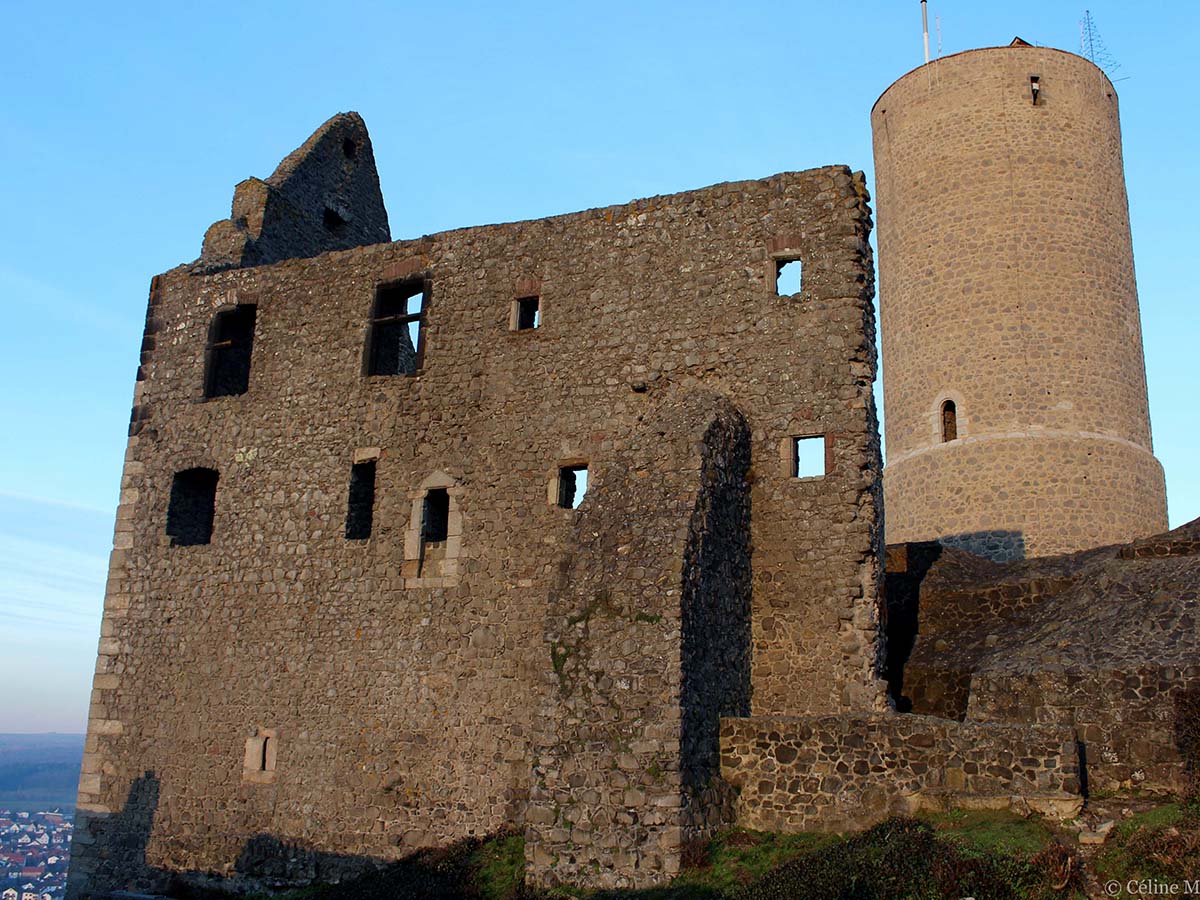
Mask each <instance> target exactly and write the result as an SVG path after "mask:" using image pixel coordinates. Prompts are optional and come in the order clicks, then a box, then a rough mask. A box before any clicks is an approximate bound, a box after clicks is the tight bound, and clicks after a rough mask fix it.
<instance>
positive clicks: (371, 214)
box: [195, 112, 391, 272]
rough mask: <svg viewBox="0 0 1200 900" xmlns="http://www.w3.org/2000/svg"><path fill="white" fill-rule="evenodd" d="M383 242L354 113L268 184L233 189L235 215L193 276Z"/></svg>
mask: <svg viewBox="0 0 1200 900" xmlns="http://www.w3.org/2000/svg"><path fill="white" fill-rule="evenodd" d="M388 240H391V231H390V230H389V228H388V217H387V210H386V209H385V208H384V205H383V194H382V192H381V191H380V189H379V174H378V172H377V171H376V169H375V153H374V150H373V149H372V146H371V136H370V135H369V134H367V126H366V124H365V123H364V122H363V120H362V117H361V116H360V115H359V114H358V113H353V112H352V113H340V114H339V115H336V116H334V117H333V118H331V119H330V120H329V121H328V122H326V123H325V124H323V125H322V126H321V127H320V128H318V129H317V130H316V132H314V133H313V135H312V137H310V138H309V139H308V140H307V141H305V142H304V144H302V145H301V146H300V147H298V148H297V149H296V150H295V151H293V152H292V153H291V154H289V155H288V157H287V158H286V159H284V160H283V162H281V163H280V164H279V166H278V167H277V168H276V169H275V172H274V173H273V174H272V175H271V176H270V177H269V178H267V179H266V180H263V179H260V178H247V179H246V180H245V181H243V182H241V183H239V184H238V186H237V187H236V188H235V190H234V194H233V209H232V213H231V215H230V217H229V218H228V219H222V220H220V221H218V222H214V223H213V224H212V226H210V227H209V229H208V232H207V233H206V234H205V235H204V248H203V251H202V253H201V255H200V259H198V260H197V261H196V263H195V270H196V271H197V272H213V271H217V270H220V269H224V268H229V267H231V266H260V265H265V264H267V263H273V262H278V261H280V260H284V259H292V258H295V257H303V256H316V255H317V254H319V253H325V252H327V251H330V250H344V249H347V248H350V247H361V246H364V245H366V244H378V243H382V242H385V241H388Z"/></svg>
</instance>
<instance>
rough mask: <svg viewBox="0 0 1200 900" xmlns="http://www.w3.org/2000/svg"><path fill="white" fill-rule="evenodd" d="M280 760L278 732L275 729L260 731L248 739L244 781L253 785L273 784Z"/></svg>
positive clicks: (243, 769) (244, 763)
mask: <svg viewBox="0 0 1200 900" xmlns="http://www.w3.org/2000/svg"><path fill="white" fill-rule="evenodd" d="M278 758H279V737H278V732H277V731H276V730H275V729H273V728H270V729H259V730H258V731H256V732H255V734H254V737H251V738H246V752H245V754H244V755H243V757H242V780H243V781H247V782H249V783H251V784H271V783H272V782H274V780H275V769H276V764H277V761H278Z"/></svg>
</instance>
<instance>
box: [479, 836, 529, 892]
mask: <svg viewBox="0 0 1200 900" xmlns="http://www.w3.org/2000/svg"><path fill="white" fill-rule="evenodd" d="M467 865H468V866H469V867H470V869H471V870H472V871H473V872H474V873H475V878H474V881H475V887H476V889H477V890H478V891H479V896H480V897H481V898H483V900H514V898H517V897H520V896H521V892H522V890H523V888H524V886H525V839H524V838H522V837H521V835H519V834H506V835H505V834H502V835H499V836H498V837H495V838H492V839H491V840H489V841H485V842H484V843H482V844H480V845H479V847H478V848H477V849H476V850H475V851H474V852H473V853H472V854H471V855H470V856H469V857H468V858H467Z"/></svg>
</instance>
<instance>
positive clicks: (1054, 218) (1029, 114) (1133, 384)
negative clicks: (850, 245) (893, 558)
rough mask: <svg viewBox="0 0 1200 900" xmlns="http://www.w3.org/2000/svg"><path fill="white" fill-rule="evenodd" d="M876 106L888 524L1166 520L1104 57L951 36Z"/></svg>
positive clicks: (1090, 540) (1149, 527)
mask: <svg viewBox="0 0 1200 900" xmlns="http://www.w3.org/2000/svg"><path fill="white" fill-rule="evenodd" d="M1033 76H1036V77H1037V78H1038V79H1039V81H1038V84H1039V88H1040V89H1039V91H1038V94H1037V97H1036V103H1035V102H1034V96H1033V94H1032V91H1031V77H1033ZM871 128H872V133H873V136H874V149H875V172H876V179H877V183H876V185H875V190H876V195H877V200H878V213H879V232H878V238H879V277H880V283H881V291H880V317H881V323H882V329H881V330H882V346H883V357H884V363H885V368H886V371H887V378H886V379H885V382H884V406H885V410H886V416H885V420H886V427H887V448H888V460H887V474H886V477H885V478H884V491H885V494H886V506H887V514H888V542H889V543H899V542H904V541H924V540H931V539H935V538H938V539H940V538H947V539H951V540H952V542H953V543H954V544H955V545H956V546H960V547H964V548H966V549H969V550H972V551H973V552H976V553H982V554H985V555H988V556H991V557H993V558H995V559H1016V558H1021V557H1023V556H1046V555H1051V554H1056V553H1063V552H1067V551H1072V550H1079V549H1083V548H1086V547H1094V546H1098V545H1102V544H1109V543H1116V542H1119V541H1128V540H1131V539H1133V538H1137V537H1141V536H1143V535H1147V534H1153V533H1155V532H1157V531H1162V530H1164V529H1165V528H1166V527H1167V517H1166V491H1165V487H1164V483H1163V475H1162V468H1161V466H1160V465H1159V463H1158V461H1157V460H1156V459H1155V458H1154V456H1153V454H1152V447H1151V440H1150V419H1149V411H1148V404H1147V399H1146V375H1145V364H1144V361H1143V356H1142V339H1141V324H1140V318H1139V311H1138V299H1137V287H1136V284H1135V280H1134V267H1133V250H1132V243H1131V238H1130V231H1129V210H1128V203H1127V199H1126V195H1125V182H1124V171H1123V169H1122V161H1121V135H1120V123H1119V121H1118V114H1117V97H1116V91H1115V90H1114V88H1113V86H1112V84H1111V83H1110V82H1109V80H1108V79H1107V78H1106V77H1105V75H1104V73H1103V72H1102V71H1101V70H1100V69H1098V68H1097V67H1096V66H1095V65H1093V64H1092V63H1091V62H1089V61H1087V60H1085V59H1083V58H1081V57H1079V56H1076V55H1073V54H1070V53H1064V52H1062V51H1060V50H1054V49H1051V48H1046V47H1030V46H1028V45H1014V46H1010V47H990V48H985V49H979V50H971V51H967V52H965V53H957V54H954V55H952V56H947V57H943V58H941V59H938V60H935V61H933V62H931V63H929V64H927V65H925V66H922V67H920V68H919V69H916V70H914V71H912V72H909V73H908V74H907V75H905V76H904V77H902V78H900V79H899V80H898V81H896V82H895V83H894V84H893V85H892V86H891V87H889V88H888V89H887V90H886V91H885V92H884V93H883V95H882V96H881V97H880V98H879V100H878V101H877V102H876V104H875V106H874V108H873V109H872V111H871ZM947 401H949V402H951V403H953V404H954V409H955V419H956V429H955V434H954V435H952V436H949V439H947V437H948V436H947V435H946V434H945V433H944V432H943V427H942V426H943V415H942V413H943V406H944V404H945V403H946V402H947Z"/></svg>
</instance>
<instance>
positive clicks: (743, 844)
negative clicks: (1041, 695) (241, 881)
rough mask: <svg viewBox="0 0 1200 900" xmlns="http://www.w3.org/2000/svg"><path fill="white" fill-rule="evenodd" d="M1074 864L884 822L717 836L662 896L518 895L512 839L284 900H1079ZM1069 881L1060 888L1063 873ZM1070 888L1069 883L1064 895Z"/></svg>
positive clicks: (1034, 839)
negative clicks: (855, 828) (834, 832)
mask: <svg viewBox="0 0 1200 900" xmlns="http://www.w3.org/2000/svg"><path fill="white" fill-rule="evenodd" d="M1072 858H1073V857H1072V854H1071V852H1070V851H1069V850H1066V849H1065V848H1063V847H1062V845H1061V844H1059V843H1058V842H1057V841H1056V838H1055V835H1054V833H1053V832H1052V831H1051V830H1050V829H1049V828H1047V827H1046V826H1045V825H1044V824H1042V822H1041V821H1040V820H1038V819H1036V818H1035V819H1022V818H1020V817H1018V816H1014V815H1012V814H1010V813H997V812H954V813H946V814H940V815H931V816H928V817H925V818H924V819H921V820H917V819H891V820H889V821H887V822H885V823H883V824H881V825H879V826H876V827H875V828H872V829H870V830H868V831H866V832H863V833H861V834H857V835H854V836H851V837H849V838H839V837H836V836H831V835H816V834H799V835H781V834H762V833H755V832H748V831H742V830H734V831H729V832H725V833H723V834H721V835H720V836H719V837H717V838H716V840H714V841H713V842H712V843H711V844H710V845H709V846H708V848H707V850H706V853H705V858H704V859H703V860H700V861H699V862H698V864H697V865H694V866H692V867H690V868H688V869H685V871H684V872H683V873H682V874H681V875H680V876H679V877H678V878H677V879H676V880H675V881H674V882H673V883H672V884H671V885H669V886H667V887H663V888H657V889H654V890H643V891H597V892H585V891H580V890H569V889H559V890H555V891H550V892H534V891H528V890H526V889H525V888H524V886H523V881H522V871H523V866H524V847H523V842H522V840H521V838H520V836H519V835H501V836H498V837H495V838H492V839H490V840H488V841H464V842H461V843H460V844H457V845H455V846H454V847H452V848H449V849H447V850H444V851H434V852H424V853H421V854H418V855H416V856H414V857H412V858H410V859H409V860H406V861H404V862H401V863H397V864H394V865H392V866H390V867H388V868H387V869H385V870H383V871H381V872H380V873H378V874H373V875H370V876H367V877H365V878H361V879H356V880H355V881H353V882H348V883H346V884H343V885H339V886H328V887H323V888H315V889H308V890H304V891H293V892H291V893H289V894H286V895H284V897H286V898H287V900H385V898H386V900H403V898H410V897H411V898H417V897H441V898H446V900H452V898H464V900H558V898H585V897H586V898H588V900H774V898H780V900H784V898H786V900H793V898H805V900H902V898H912V900H941V898H944V897H953V898H959V897H968V896H970V897H975V898H976V900H1010V898H1028V900H1049V898H1063V900H1066V898H1082V897H1083V894H1082V892H1081V880H1080V878H1079V874H1078V867H1077V865H1076V864H1075V863H1068V862H1067V861H1068V860H1070V859H1072ZM1064 872H1065V873H1067V877H1065V878H1064V877H1063V873H1064ZM1064 882H1065V883H1064Z"/></svg>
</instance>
